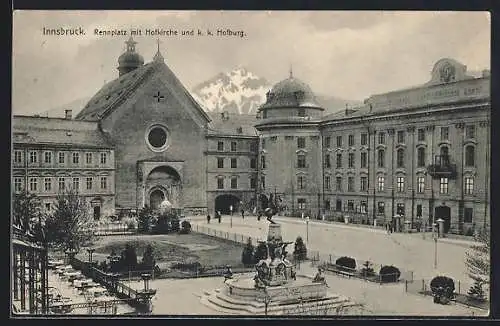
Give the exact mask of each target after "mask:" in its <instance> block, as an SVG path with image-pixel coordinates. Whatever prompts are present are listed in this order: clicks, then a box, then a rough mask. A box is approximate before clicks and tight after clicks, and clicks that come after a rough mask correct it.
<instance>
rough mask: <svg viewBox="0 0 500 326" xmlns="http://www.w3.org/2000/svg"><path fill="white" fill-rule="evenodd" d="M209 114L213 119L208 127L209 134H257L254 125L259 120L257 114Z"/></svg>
mask: <svg viewBox="0 0 500 326" xmlns="http://www.w3.org/2000/svg"><path fill="white" fill-rule="evenodd" d="M209 116H210V117H211V119H212V121H211V122H210V124H209V127H208V128H209V131H208V134H209V135H225V136H247V137H248V136H257V130H256V129H255V128H254V125H255V124H256V123H257V121H258V120H257V118H256V117H255V115H250V114H236V113H233V114H230V113H228V112H219V113H215V112H210V113H209Z"/></svg>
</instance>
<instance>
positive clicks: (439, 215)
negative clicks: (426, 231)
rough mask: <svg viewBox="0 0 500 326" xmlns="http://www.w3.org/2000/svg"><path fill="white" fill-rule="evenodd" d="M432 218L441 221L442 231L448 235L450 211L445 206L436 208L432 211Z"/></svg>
mask: <svg viewBox="0 0 500 326" xmlns="http://www.w3.org/2000/svg"><path fill="white" fill-rule="evenodd" d="M434 217H435V219H436V221H437V220H439V219H443V220H444V223H443V229H444V230H443V231H444V233H448V231H449V230H450V225H451V209H450V207H448V206H446V205H441V206H438V207H436V208H435V209H434Z"/></svg>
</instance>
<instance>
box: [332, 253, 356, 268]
mask: <svg viewBox="0 0 500 326" xmlns="http://www.w3.org/2000/svg"><path fill="white" fill-rule="evenodd" d="M335 265H337V266H339V267H341V268H342V269H346V270H352V269H356V260H355V259H354V258H352V257H347V256H343V257H340V258H338V259H337V260H336V261H335Z"/></svg>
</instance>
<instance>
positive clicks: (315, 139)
mask: <svg viewBox="0 0 500 326" xmlns="http://www.w3.org/2000/svg"><path fill="white" fill-rule="evenodd" d="M126 44H127V50H126V52H125V53H123V54H122V55H121V56H120V57H119V59H118V63H119V65H118V74H117V78H116V79H115V80H113V81H111V82H109V83H107V84H106V85H105V86H104V87H103V88H102V89H101V90H99V91H98V92H97V93H96V95H95V96H94V97H93V98H91V100H90V101H89V102H88V104H87V105H86V106H85V107H84V108H83V109H82V110H81V111H80V112H79V113H78V115H77V116H76V118H75V119H71V118H68V119H49V118H40V117H38V118H37V117H21V116H16V117H14V124H13V126H14V146H13V162H14V165H13V189H14V190H15V191H18V190H20V189H22V188H23V187H27V188H28V189H29V190H30V191H33V192H35V193H37V194H40V195H41V196H42V197H43V198H44V203H45V204H49V202H50V201H52V200H53V198H54V196H55V195H56V194H57V191H58V189H61V188H60V187H59V186H61V187H63V188H64V187H69V186H72V187H78V188H79V189H80V191H81V193H82V194H84V195H85V196H86V197H87V198H89V200H90V202H91V203H93V204H92V205H94V207H95V206H96V205H97V202H100V203H101V204H100V206H99V207H102V209H101V208H99V209H95V211H93V213H94V214H97V213H99V214H98V215H102V214H108V213H109V214H111V213H113V214H114V213H116V211H118V210H137V209H140V208H142V207H144V206H146V205H148V206H151V207H153V208H157V207H159V205H160V204H161V203H162V202H164V201H165V200H168V201H169V202H170V203H171V204H172V206H173V207H177V208H182V209H184V214H186V215H189V214H207V213H210V214H213V212H214V211H221V212H222V213H230V212H231V209H232V212H239V211H240V210H241V209H245V210H246V211H256V210H261V209H264V208H266V207H268V206H269V205H270V203H269V201H270V200H271V201H273V202H277V203H278V206H279V210H280V214H285V215H289V216H301V215H302V214H307V215H310V216H311V217H318V218H319V217H322V216H325V218H329V219H339V220H343V219H344V218H345V217H348V218H350V219H356V220H359V221H363V222H365V223H370V224H371V223H388V222H393V223H394V222H396V223H398V224H402V223H403V222H405V221H409V222H410V223H414V225H417V224H419V223H420V224H426V223H427V224H430V223H433V222H434V221H435V220H437V219H439V218H441V219H443V220H444V221H445V229H446V231H449V232H457V233H468V232H470V231H468V230H470V229H472V228H473V227H479V226H482V225H484V224H486V223H489V218H490V215H489V209H490V208H489V202H490V190H489V184H490V174H489V171H490V111H491V104H490V76H489V72H488V71H483V72H482V74H479V75H478V74H476V73H470V72H467V69H466V67H465V66H464V65H462V64H461V63H459V62H457V61H455V60H452V59H442V60H439V61H438V62H437V63H436V64H435V65H434V67H433V69H432V71H431V78H430V80H429V82H427V83H426V84H424V85H420V86H416V87H413V88H409V89H404V90H398V91H394V92H389V93H385V94H379V95H373V96H370V97H369V98H367V99H366V100H365V101H364V104H363V105H362V106H360V107H357V108H346V109H345V110H342V111H339V112H337V113H334V114H329V115H324V111H325V109H324V108H322V107H321V106H320V105H318V103H317V101H316V99H315V95H314V93H313V91H312V90H311V88H310V87H309V86H308V85H307V84H305V83H303V82H301V81H300V80H299V79H297V78H295V77H294V76H293V74H292V72H290V76H289V77H288V78H286V79H284V80H283V81H281V82H279V83H277V84H276V85H274V86H273V88H272V89H271V90H270V91H269V92H268V94H267V99H266V102H265V103H263V104H262V105H261V107H260V108H259V110H258V114H257V116H247V115H229V114H227V113H217V114H212V113H206V112H205V111H204V110H203V109H202V108H201V107H200V105H199V104H198V103H197V102H196V101H195V100H194V99H193V97H192V96H191V95H190V93H189V92H188V91H187V90H186V88H185V87H184V86H183V85H182V84H181V82H180V81H179V80H178V79H177V77H176V76H175V74H174V73H173V72H172V70H171V69H170V68H169V67H168V66H167V64H166V63H165V60H164V58H163V56H162V55H161V53H160V51H159V49H158V52H157V53H156V54H155V55H154V57H153V60H152V61H151V62H149V63H146V64H144V59H143V57H142V56H141V55H140V54H138V53H137V52H136V49H135V45H136V42H134V41H133V40H132V39H130V40H128V41H127V42H126ZM40 130H42V131H40ZM69 134H74V135H73V136H70V135H69ZM80 134H81V135H82V137H81V138H80V137H77V135H80ZM90 134H92V136H90ZM92 137H94V138H96V139H97V140H96V139H94V138H92ZM102 155H105V157H106V159H105V160H104V161H103V160H102V157H103V156H102ZM61 162H62V163H61ZM75 162H76V163H75ZM87 162H89V163H87ZM102 162H105V163H102ZM103 178H105V179H104V180H106V182H104V181H102V180H103ZM63 181H64V182H63ZM63 183H64V186H63ZM104 183H105V187H106V188H100V185H101V184H104ZM95 198H99V200H97V199H95ZM47 207H48V206H47Z"/></svg>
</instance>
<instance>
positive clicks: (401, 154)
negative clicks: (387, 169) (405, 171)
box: [397, 148, 405, 168]
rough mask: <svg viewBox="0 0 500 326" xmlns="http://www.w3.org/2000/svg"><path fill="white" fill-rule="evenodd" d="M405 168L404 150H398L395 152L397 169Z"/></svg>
mask: <svg viewBox="0 0 500 326" xmlns="http://www.w3.org/2000/svg"><path fill="white" fill-rule="evenodd" d="M404 166H405V150H404V149H402V148H400V149H398V152H397V167H398V168H402V167H404Z"/></svg>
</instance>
